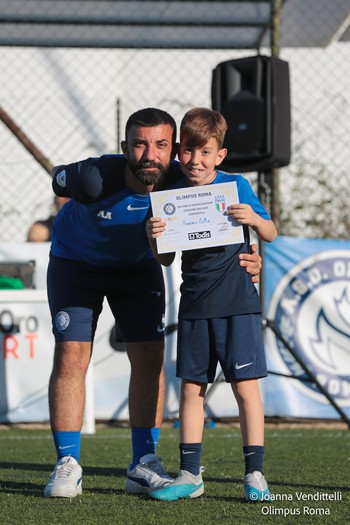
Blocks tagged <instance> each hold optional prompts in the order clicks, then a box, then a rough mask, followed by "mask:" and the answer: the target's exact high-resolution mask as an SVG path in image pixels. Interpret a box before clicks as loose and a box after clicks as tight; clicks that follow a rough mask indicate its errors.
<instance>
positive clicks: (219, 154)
mask: <svg viewBox="0 0 350 525" xmlns="http://www.w3.org/2000/svg"><path fill="white" fill-rule="evenodd" d="M226 154H227V150H226V149H224V148H222V149H219V147H218V143H217V140H216V138H214V137H211V139H210V140H208V142H207V143H206V144H205V145H204V146H202V147H193V146H190V145H189V144H188V143H187V140H186V137H184V138H183V140H182V141H181V142H180V148H179V160H180V166H181V170H182V172H183V174H184V175H185V177H186V179H187V180H188V182H189V184H191V185H192V186H202V185H203V184H209V183H210V182H211V181H212V180H213V179H214V177H215V173H216V172H215V166H219V164H221V162H222V161H223V159H224V158H225V157H226Z"/></svg>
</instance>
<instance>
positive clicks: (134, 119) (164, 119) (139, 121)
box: [125, 108, 176, 145]
mask: <svg viewBox="0 0 350 525" xmlns="http://www.w3.org/2000/svg"><path fill="white" fill-rule="evenodd" d="M162 124H169V126H170V127H171V128H172V130H173V137H172V142H173V145H175V143H176V122H175V120H174V119H173V117H172V116H171V115H169V113H167V112H166V111H163V110H162V109H158V108H145V109H139V110H138V111H136V112H135V113H133V114H132V115H130V117H129V118H128V120H127V123H126V126H125V138H126V140H127V137H128V131H129V130H130V128H131V127H132V126H139V127H142V128H153V127H155V126H160V125H162Z"/></svg>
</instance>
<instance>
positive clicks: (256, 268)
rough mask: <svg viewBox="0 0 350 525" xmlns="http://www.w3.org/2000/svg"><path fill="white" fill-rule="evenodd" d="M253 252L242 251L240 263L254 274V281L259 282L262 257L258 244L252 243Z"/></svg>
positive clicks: (248, 271)
mask: <svg viewBox="0 0 350 525" xmlns="http://www.w3.org/2000/svg"><path fill="white" fill-rule="evenodd" d="M250 250H251V253H241V254H240V255H239V259H240V261H239V264H240V265H241V266H244V267H245V271H246V272H247V273H250V274H251V276H252V281H253V283H258V282H259V280H260V279H259V274H260V271H261V268H262V259H261V257H260V255H259V254H258V245H257V244H252V245H251V247H250Z"/></svg>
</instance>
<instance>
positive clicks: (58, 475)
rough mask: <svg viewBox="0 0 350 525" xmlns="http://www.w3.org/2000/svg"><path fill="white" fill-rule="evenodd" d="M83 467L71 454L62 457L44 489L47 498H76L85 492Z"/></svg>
mask: <svg viewBox="0 0 350 525" xmlns="http://www.w3.org/2000/svg"><path fill="white" fill-rule="evenodd" d="M82 474H83V469H82V468H81V466H80V465H79V463H78V462H77V461H76V460H75V459H74V458H72V457H71V456H66V457H64V458H61V459H60V460H59V462H58V463H57V465H56V466H55V468H54V470H53V472H52V473H51V475H50V478H49V481H48V483H47V485H46V487H45V490H44V496H45V498H74V497H75V496H78V495H80V494H81V493H82V492H83V489H82Z"/></svg>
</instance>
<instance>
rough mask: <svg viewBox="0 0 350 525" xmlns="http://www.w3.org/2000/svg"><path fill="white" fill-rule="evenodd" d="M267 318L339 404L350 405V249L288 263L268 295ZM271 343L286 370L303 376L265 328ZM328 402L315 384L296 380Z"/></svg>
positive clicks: (300, 370) (296, 365)
mask: <svg viewBox="0 0 350 525" xmlns="http://www.w3.org/2000/svg"><path fill="white" fill-rule="evenodd" d="M267 318H268V319H270V320H273V321H274V323H275V326H276V328H277V329H278V330H279V331H280V332H281V334H282V335H283V337H284V339H285V340H286V341H288V343H289V345H290V346H291V347H292V348H293V349H294V351H295V352H296V353H297V354H298V355H299V356H300V357H301V359H302V361H303V362H304V363H305V364H306V365H307V366H308V368H310V369H311V370H312V371H313V373H314V374H315V376H316V378H317V380H318V381H319V382H320V383H321V384H322V385H323V387H324V388H326V389H327V390H328V392H329V393H330V394H331V395H332V396H333V397H334V398H335V399H336V400H337V402H338V403H339V404H340V405H344V406H349V405H350V252H349V251H347V250H327V251H324V252H319V253H317V254H315V255H312V256H310V257H307V258H306V259H303V260H302V261H300V262H299V263H298V264H296V265H295V266H293V267H292V268H290V270H289V271H288V272H287V273H286V274H285V275H284V277H283V278H282V279H281V281H280V283H279V284H278V286H277V287H276V290H275V292H274V293H273V295H272V298H271V301H270V305H269V311H268V313H267ZM268 338H269V347H270V348H271V349H272V350H273V351H274V352H276V353H277V355H278V360H279V361H280V362H281V364H282V367H283V368H284V371H285V372H286V373H289V374H291V375H294V376H297V377H300V379H306V374H305V372H304V370H303V369H302V368H301V366H300V365H299V364H298V363H297V362H296V361H295V359H294V358H293V357H292V356H291V354H290V353H289V351H288V350H287V349H286V348H285V347H284V345H283V343H282V342H281V341H279V340H278V338H276V337H275V336H274V335H273V333H272V331H268ZM295 386H296V387H297V388H298V389H300V390H302V391H303V393H305V394H307V395H308V396H309V397H312V398H314V399H317V400H318V401H324V402H326V400H325V398H324V396H322V394H320V393H319V391H318V389H317V387H316V386H315V385H313V384H311V383H309V382H304V381H296V382H295Z"/></svg>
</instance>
